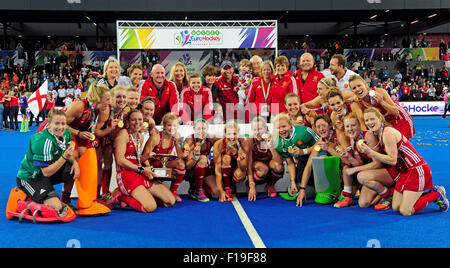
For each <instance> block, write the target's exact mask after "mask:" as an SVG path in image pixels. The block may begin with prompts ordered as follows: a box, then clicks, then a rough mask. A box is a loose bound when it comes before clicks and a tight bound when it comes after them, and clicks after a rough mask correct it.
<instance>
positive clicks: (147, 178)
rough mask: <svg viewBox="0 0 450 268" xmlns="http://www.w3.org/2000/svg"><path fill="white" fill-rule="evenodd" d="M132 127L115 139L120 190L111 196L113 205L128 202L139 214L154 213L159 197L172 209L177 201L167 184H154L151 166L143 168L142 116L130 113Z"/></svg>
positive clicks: (121, 132) (125, 129)
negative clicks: (140, 212) (118, 202)
mask: <svg viewBox="0 0 450 268" xmlns="http://www.w3.org/2000/svg"><path fill="white" fill-rule="evenodd" d="M126 121H127V125H128V126H129V128H128V129H127V128H124V129H122V130H120V132H119V134H118V135H117V137H116V139H115V140H114V146H115V150H114V151H115V159H116V161H117V185H118V186H119V187H118V188H119V191H117V190H115V192H113V194H112V196H113V197H112V198H111V200H110V201H109V202H110V203H117V201H120V202H125V203H127V204H128V205H130V206H131V207H133V208H134V209H136V210H137V211H142V212H146V213H147V212H152V211H154V210H155V209H156V207H157V201H156V200H155V199H156V198H157V199H159V200H161V201H162V202H163V203H164V205H165V206H167V207H168V206H173V204H175V198H174V196H173V195H172V194H171V192H170V191H169V189H167V187H166V186H165V185H164V184H161V183H158V182H155V181H153V180H152V179H153V177H154V175H155V174H154V173H153V172H152V169H151V167H144V166H143V165H142V163H143V162H145V160H146V159H144V158H143V157H142V148H143V146H144V144H143V140H144V137H143V135H142V134H141V133H140V130H141V128H142V123H143V116H142V113H141V112H140V111H138V110H131V111H130V112H129V113H128V115H127V120H126Z"/></svg>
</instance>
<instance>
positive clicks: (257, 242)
mask: <svg viewBox="0 0 450 268" xmlns="http://www.w3.org/2000/svg"><path fill="white" fill-rule="evenodd" d="M232 203H233V206H234V209H235V210H236V212H237V214H238V215H239V218H240V219H241V222H242V225H244V228H245V230H246V231H247V234H248V236H249V237H250V239H251V240H252V243H253V245H254V246H255V248H266V245H264V242H263V241H262V239H261V237H259V235H258V232H256V229H255V227H254V226H253V224H252V222H251V221H250V219H249V218H248V216H247V213H245V211H244V209H243V208H242V206H241V203H239V200H238V199H237V197H234V198H233V202H232Z"/></svg>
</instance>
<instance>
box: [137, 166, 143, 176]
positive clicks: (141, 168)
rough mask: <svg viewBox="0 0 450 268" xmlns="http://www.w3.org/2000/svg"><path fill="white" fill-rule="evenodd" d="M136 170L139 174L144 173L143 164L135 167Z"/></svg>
mask: <svg viewBox="0 0 450 268" xmlns="http://www.w3.org/2000/svg"><path fill="white" fill-rule="evenodd" d="M136 172H137V173H139V174H142V173H144V167H143V166H139V167H138V168H137V169H136Z"/></svg>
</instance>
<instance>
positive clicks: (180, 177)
mask: <svg viewBox="0 0 450 268" xmlns="http://www.w3.org/2000/svg"><path fill="white" fill-rule="evenodd" d="M173 170H175V172H176V173H177V175H176V177H175V180H174V181H173V182H172V183H171V184H170V191H171V192H174V193H176V192H177V191H178V187H179V186H180V184H181V182H182V181H183V179H184V174H186V170H185V169H183V170H181V169H177V168H174V169H173Z"/></svg>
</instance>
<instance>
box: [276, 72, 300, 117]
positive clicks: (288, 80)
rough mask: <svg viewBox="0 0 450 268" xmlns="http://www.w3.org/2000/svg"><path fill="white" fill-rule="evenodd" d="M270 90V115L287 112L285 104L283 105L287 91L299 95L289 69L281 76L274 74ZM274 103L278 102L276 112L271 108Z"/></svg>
mask: <svg viewBox="0 0 450 268" xmlns="http://www.w3.org/2000/svg"><path fill="white" fill-rule="evenodd" d="M271 91H272V105H271V113H272V115H277V114H278V113H287V109H286V106H284V97H286V95H287V94H289V93H295V94H297V95H299V96H300V94H299V92H298V87H297V81H296V79H295V77H294V76H292V72H291V71H287V72H286V73H284V74H283V75H282V76H281V78H280V77H279V76H278V75H277V74H276V75H275V76H274V77H273V85H272V88H271ZM274 104H278V107H279V111H278V113H277V112H276V111H275V110H273V108H274Z"/></svg>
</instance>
